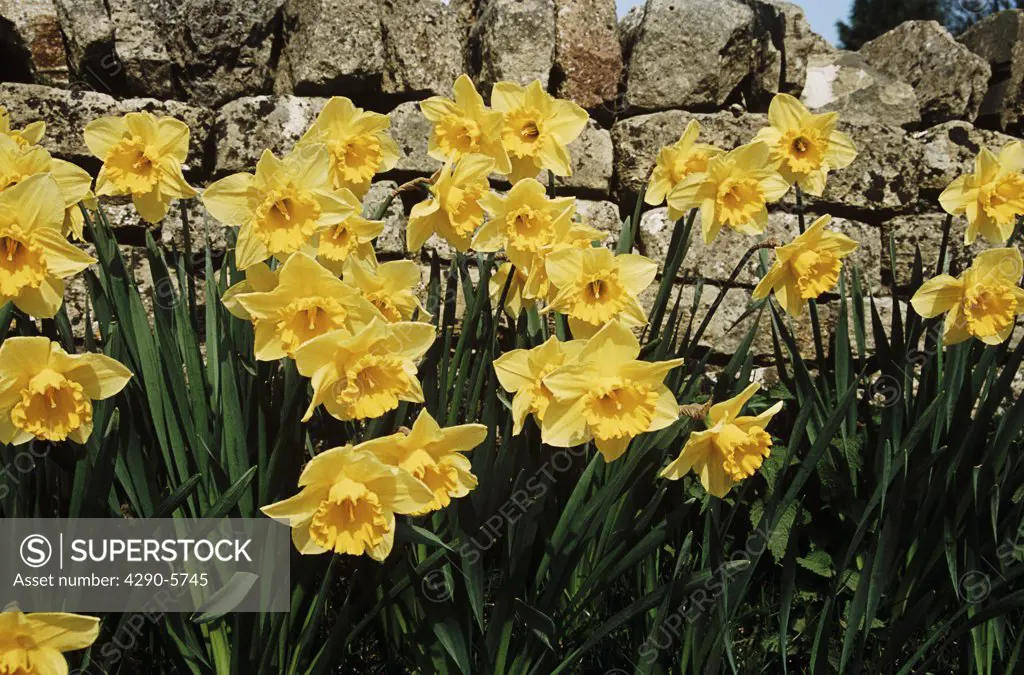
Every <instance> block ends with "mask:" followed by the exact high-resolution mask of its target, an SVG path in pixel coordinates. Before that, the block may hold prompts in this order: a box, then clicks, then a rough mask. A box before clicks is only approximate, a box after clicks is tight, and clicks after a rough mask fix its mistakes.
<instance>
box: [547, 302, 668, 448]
mask: <svg viewBox="0 0 1024 675" xmlns="http://www.w3.org/2000/svg"><path fill="white" fill-rule="evenodd" d="M639 355H640V342H639V340H637V339H636V336H635V335H633V333H632V331H630V330H629V329H628V328H626V327H625V326H623V325H622V324H621V323H620V322H618V321H613V322H611V323H609V324H607V325H606V326H605V327H604V328H602V329H601V330H600V331H598V333H597V334H596V335H595V336H594V337H593V338H591V339H590V340H589V341H588V342H587V344H586V345H584V347H583V348H582V349H581V350H580V353H579V355H578V356H577V358H576V359H575V360H574V361H573V362H571V363H568V364H567V365H564V366H562V367H561V368H558V369H557V370H555V371H554V372H552V373H551V374H549V375H547V376H546V377H544V380H543V383H544V386H546V387H547V388H548V390H549V391H550V392H551V394H552V395H553V397H554V400H553V401H550V402H549V403H548V406H547V409H546V410H545V411H544V420H543V422H542V423H541V438H542V439H543V441H544V442H545V443H547V444H548V445H553V446H555V447H562V448H566V447H571V446H574V445H579V444H581V443H585V442H587V441H588V440H591V439H593V440H594V442H595V444H596V445H597V449H598V450H600V451H601V454H602V455H603V456H604V458H605V461H608V462H611V461H614V460H616V459H618V458H619V457H621V456H622V454H623V453H624V452H625V451H626V448H627V447H628V446H629V442H630V441H631V440H632V439H633V438H635V437H636V436H639V435H640V434H644V433H647V432H651V431H658V430H659V429H664V428H665V427H667V426H669V425H670V424H672V423H673V422H675V421H676V420H677V419H679V409H678V404H677V403H676V398H675V396H674V395H673V394H672V392H671V391H670V390H669V388H668V387H666V386H665V384H664V380H665V376H666V375H667V374H668V372H669V371H670V370H672V369H673V368H676V367H678V366H679V365H681V364H682V362H683V360H682V359H673V360H671V361H658V362H655V363H651V362H648V361H638V360H637V357H638V356H639Z"/></svg>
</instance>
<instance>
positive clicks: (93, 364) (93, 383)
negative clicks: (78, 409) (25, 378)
mask: <svg viewBox="0 0 1024 675" xmlns="http://www.w3.org/2000/svg"><path fill="white" fill-rule="evenodd" d="M51 358H52V359H53V361H52V364H53V366H54V368H55V369H56V370H58V371H59V372H62V373H64V376H65V377H67V378H68V379H71V380H74V381H75V382H77V383H79V384H80V385H82V389H83V390H84V391H85V393H86V394H87V395H88V396H89V398H91V399H96V400H102V399H105V398H110V397H111V396H113V395H114V394H116V393H118V392H119V391H121V390H122V389H124V388H125V386H126V385H127V384H128V381H129V380H131V379H132V371H130V370H128V369H127V368H126V367H125V366H124V365H123V364H121V363H120V362H118V361H116V360H115V359H112V358H110V357H109V356H107V355H105V354H65V353H64V352H63V351H60V352H55V353H54V354H53V355H52V357H51Z"/></svg>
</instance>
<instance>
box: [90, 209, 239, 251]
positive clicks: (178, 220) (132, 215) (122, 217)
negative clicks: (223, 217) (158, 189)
mask: <svg viewBox="0 0 1024 675" xmlns="http://www.w3.org/2000/svg"><path fill="white" fill-rule="evenodd" d="M101 203H102V206H103V212H104V214H106V216H107V220H108V222H109V223H110V227H111V228H112V229H113V230H114V231H115V234H116V235H117V238H118V240H119V241H125V240H130V241H133V242H139V243H141V242H143V241H144V237H145V235H144V234H143V233H144V231H145V230H151V231H154V232H155V231H157V230H159V232H157V233H156V234H154V235H153V236H154V237H156V239H157V240H158V241H160V242H161V243H162V244H163V245H164V246H165V247H167V248H168V249H170V248H174V249H176V250H178V251H184V248H185V234H184V233H185V223H186V222H187V223H188V232H189V237H190V238H191V246H192V253H193V254H198V253H201V252H202V251H203V248H204V246H205V240H206V237H207V236H209V238H210V249H211V250H213V251H214V252H219V251H224V250H226V249H227V229H228V228H226V227H225V226H224V225H223V224H221V223H219V222H218V221H216V220H214V219H213V217H212V216H210V214H209V212H208V211H207V210H206V207H204V206H203V203H202V201H201V200H200V199H199V198H198V197H197V198H195V199H182V200H178V201H176V202H175V203H174V204H172V205H171V208H170V210H169V211H168V212H167V217H166V218H164V219H163V220H162V221H160V224H159V225H151V224H149V223H147V222H146V221H144V220H142V218H141V217H139V212H138V211H136V210H135V207H134V206H132V202H131V200H130V199H128V198H127V197H103V198H102V200H101ZM182 211H184V217H183V216H182ZM126 231H129V233H127V234H126Z"/></svg>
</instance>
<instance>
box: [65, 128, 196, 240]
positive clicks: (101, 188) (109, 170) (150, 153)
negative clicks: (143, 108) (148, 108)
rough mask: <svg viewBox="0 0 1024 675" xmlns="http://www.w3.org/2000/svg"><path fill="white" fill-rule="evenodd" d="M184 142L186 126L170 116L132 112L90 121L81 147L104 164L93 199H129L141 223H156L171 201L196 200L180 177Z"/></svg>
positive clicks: (186, 145)
mask: <svg viewBox="0 0 1024 675" xmlns="http://www.w3.org/2000/svg"><path fill="white" fill-rule="evenodd" d="M188 141H189V129H188V125H187V124H185V123H184V122H182V121H181V120H176V119H174V118H173V117H156V116H154V115H152V114H151V113H146V112H135V113H128V114H127V115H125V116H124V117H101V118H99V119H97V120H93V121H92V122H90V123H89V124H87V125H86V127H85V144H86V145H87V146H89V151H90V152H91V153H92V154H93V155H95V156H96V157H98V158H99V159H100V160H102V162H103V167H102V168H101V169H100V174H99V176H97V178H96V194H97V195H99V196H100V197H105V196H119V195H130V196H131V198H132V203H133V204H135V209H136V210H137V211H138V212H139V216H141V217H142V219H143V220H145V221H146V222H149V223H159V222H160V221H161V220H163V219H164V216H166V215H167V210H168V209H169V208H170V204H171V202H173V201H174V200H175V199H186V198H189V197H195V196H196V191H195V190H194V189H193V188H192V186H191V185H189V184H188V182H187V181H186V180H185V176H184V174H183V173H182V165H183V164H184V163H185V159H186V157H187V156H188Z"/></svg>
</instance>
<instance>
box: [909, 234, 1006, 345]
mask: <svg viewBox="0 0 1024 675" xmlns="http://www.w3.org/2000/svg"><path fill="white" fill-rule="evenodd" d="M1022 273H1024V259H1022V258H1021V253H1020V251H1018V250H1017V249H1014V248H993V249H989V250H988V251H985V252H983V253H980V254H978V256H977V257H976V258H975V259H974V262H973V264H972V265H971V266H970V268H968V269H967V270H966V271H965V272H964V273H963V274H961V275H960V276H959V277H958V278H954V277H952V276H950V275H948V274H940V275H939V276H937V277H935V278H934V279H929V280H928V281H926V282H924V284H922V285H921V288H919V289H918V291H917V293H914V297H913V298H911V299H910V304H911V305H912V306H913V308H914V311H915V312H917V313H918V314H920V315H921V316H923V317H924V318H926V319H930V318H932V317H934V316H938V315H939V314H943V313H945V314H946V320H945V324H944V330H943V336H942V344H944V345H954V344H958V343H960V342H963V341H964V340H968V339H970V338H971V337H976V338H978V339H979V340H981V341H982V342H984V343H985V344H988V345H997V344H1000V343H1002V342H1005V341H1006V340H1007V339H1008V338H1009V337H1010V334H1011V333H1013V324H1014V319H1015V317H1017V316H1018V315H1020V314H1024V289H1021V288H1020V287H1018V286H1017V284H1018V283H1020V278H1021V274H1022Z"/></svg>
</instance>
